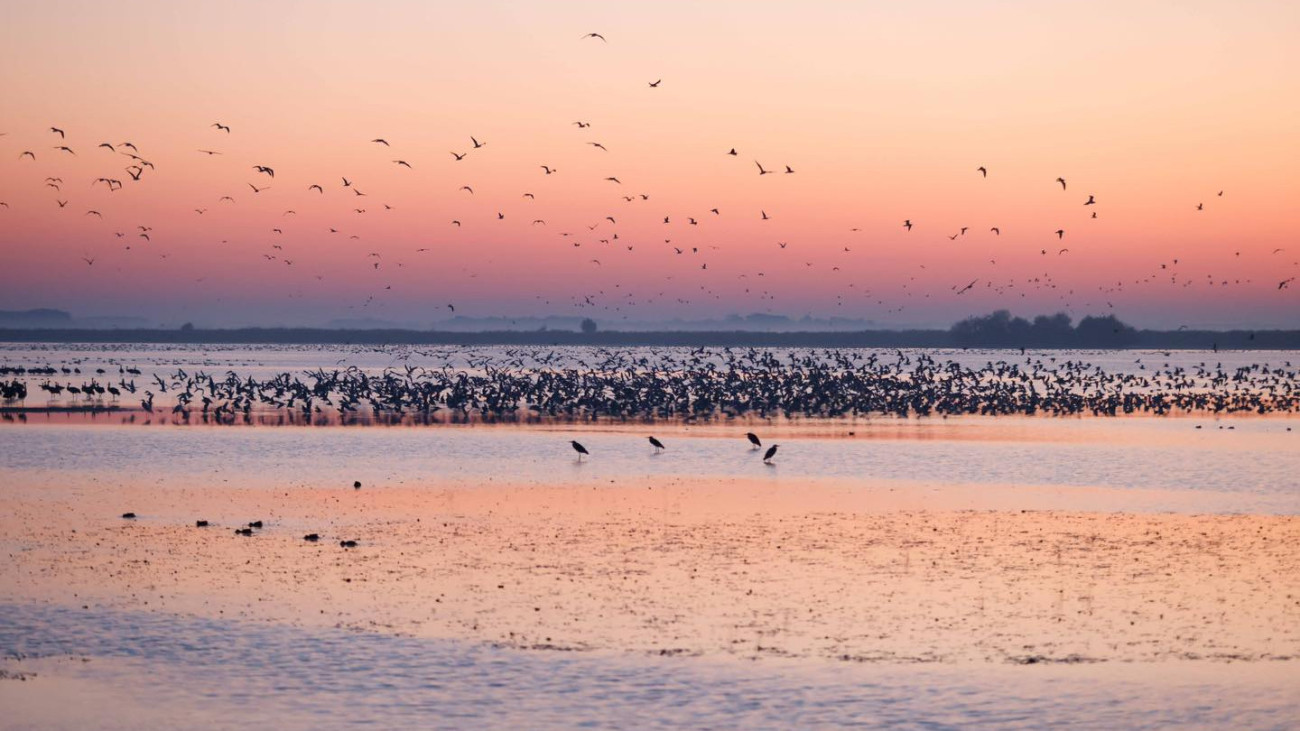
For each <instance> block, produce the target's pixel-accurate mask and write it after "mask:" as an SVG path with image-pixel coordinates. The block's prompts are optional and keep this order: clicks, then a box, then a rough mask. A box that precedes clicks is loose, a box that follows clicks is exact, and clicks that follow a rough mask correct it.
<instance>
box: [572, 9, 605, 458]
mask: <svg viewBox="0 0 1300 731" xmlns="http://www.w3.org/2000/svg"><path fill="white" fill-rule="evenodd" d="M583 38H599V39H600V40H602V41H605V36H602V35H601V34H599V33H588V34H587V35H585V36H583V37H582V38H579V39H578V40H582V39H583ZM605 42H606V43H609V41H605ZM574 444H577V442H574Z"/></svg>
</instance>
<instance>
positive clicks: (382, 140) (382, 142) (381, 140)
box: [371, 137, 392, 147]
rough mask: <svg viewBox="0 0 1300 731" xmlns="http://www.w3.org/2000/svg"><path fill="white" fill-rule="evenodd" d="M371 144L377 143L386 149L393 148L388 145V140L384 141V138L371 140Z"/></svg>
mask: <svg viewBox="0 0 1300 731" xmlns="http://www.w3.org/2000/svg"><path fill="white" fill-rule="evenodd" d="M371 142H377V143H379V144H381V145H383V146H384V147H391V146H392V145H389V144H388V140H386V139H384V138H382V137H376V138H374V139H373V140H371Z"/></svg>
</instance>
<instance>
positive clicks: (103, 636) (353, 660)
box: [0, 604, 1300, 728]
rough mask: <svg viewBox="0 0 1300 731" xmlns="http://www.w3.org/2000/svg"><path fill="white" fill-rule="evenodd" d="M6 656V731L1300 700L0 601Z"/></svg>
mask: <svg viewBox="0 0 1300 731" xmlns="http://www.w3.org/2000/svg"><path fill="white" fill-rule="evenodd" d="M0 648H3V649H4V650H5V651H6V655H7V658H8V659H7V660H6V661H5V662H4V663H3V664H0V668H3V669H5V670H7V671H8V672H9V673H11V674H12V673H35V674H36V676H35V677H34V678H30V679H29V680H27V681H25V682H23V681H18V680H0V698H7V699H8V700H9V701H11V702H12V701H13V700H14V699H15V698H16V697H17V694H20V693H21V694H26V695H27V700H26V701H25V702H24V703H23V704H22V705H21V706H15V707H14V714H15V715H9V716H8V717H7V720H6V721H5V722H4V723H5V725H7V726H21V725H25V724H32V725H36V726H43V727H58V726H59V723H60V722H59V721H58V720H57V719H52V718H51V717H50V716H43V715H42V713H43V712H48V711H47V709H46V708H45V705H46V704H53V703H57V702H59V699H63V702H64V703H66V702H69V701H73V700H74V699H76V700H82V701H83V702H84V701H90V702H94V701H99V702H100V703H101V704H111V706H108V707H111V708H112V713H111V719H112V720H111V721H109V722H106V718H105V715H104V712H105V710H106V705H100V706H98V707H97V708H95V709H94V710H90V709H88V710H87V711H86V712H85V714H84V716H85V717H84V718H76V717H73V718H72V719H71V722H69V719H68V714H66V713H63V712H60V713H59V714H57V716H58V717H59V718H61V719H63V721H62V722H63V723H65V724H66V727H74V726H75V727H84V726H82V724H84V723H85V722H86V721H90V722H91V724H92V725H95V726H115V727H122V728H126V727H139V726H140V725H142V724H143V725H153V726H157V725H171V726H175V725H187V726H193V725H213V726H221V727H234V726H239V725H244V724H249V723H253V724H258V725H265V724H268V723H272V724H273V725H274V726H276V727H279V728H304V727H313V728H334V727H342V726H351V725H359V724H366V725H374V726H378V727H387V728H394V727H414V726H419V727H424V728H467V727H485V726H486V727H496V728H505V727H513V728H523V727H531V728H539V727H545V728H551V727H565V728H577V727H582V728H626V727H629V726H635V727H638V728H679V727H692V728H718V727H725V728H742V727H743V728H793V727H802V728H808V727H817V726H826V725H831V724H838V725H871V726H880V725H891V726H902V727H906V728H965V727H971V726H986V727H1000V728H1041V727H1042V726H1043V725H1045V724H1053V725H1061V726H1065V725H1070V726H1079V727H1085V728H1115V727H1118V726H1123V727H1125V728H1161V727H1170V726H1177V727H1184V728H1186V727H1201V728H1216V727H1218V728H1224V727H1235V728H1287V727H1291V726H1293V725H1294V724H1295V723H1296V722H1297V720H1300V696H1298V695H1297V693H1296V691H1297V689H1298V688H1300V686H1297V684H1296V682H1295V679H1294V678H1293V677H1289V676H1287V675H1286V674H1285V667H1283V666H1282V665H1281V664H1280V663H1278V664H1273V665H1276V667H1274V666H1270V665H1269V664H1265V665H1263V666H1260V665H1256V664H1238V665H1228V664H1224V663H1210V664H1197V663H1191V664H1188V663H1178V664H1171V665H1169V666H1160V665H1157V666H1150V665H1144V666H1139V667H1138V668H1134V667H1132V666H1123V665H1119V666H1115V665H1102V666H1097V665H1090V666H1064V667H1062V666H1040V667H1030V668H996V667H980V668H979V669H978V671H973V669H972V668H967V667H933V668H930V667H924V666H902V665H881V666H871V665H867V666H864V665H859V664H854V663H837V664H835V665H831V666H827V665H824V664H805V663H798V662H782V661H770V662H763V663H740V662H723V661H709V660H701V659H699V658H643V657H629V656H622V655H616V654H603V653H592V654H587V653H556V652H532V653H530V652H522V651H516V650H506V649H495V648H492V647H487V646H482V645H475V644H469V643H462V642H452V641H435V640H423V639H415V638H403V637H392V636H385V635H379V634H369V633H357V632H347V631H341V630H314V631H308V630H303V629H297V628H284V627H279V626H267V625H263V624H257V623H247V622H237V621H229V620H205V619H195V618H187V617H183V616H178V615H172V614H166V613H146V612H118V611H103V610H80V609H68V608H58V607H48V606H40V605H31V604H2V605H0ZM15 658H21V659H15ZM163 678H165V679H166V682H158V681H159V680H160V679H163ZM18 686H28V687H18ZM42 694H50V695H53V696H54V697H53V698H50V699H48V700H46V699H44V698H42ZM51 715H55V714H51Z"/></svg>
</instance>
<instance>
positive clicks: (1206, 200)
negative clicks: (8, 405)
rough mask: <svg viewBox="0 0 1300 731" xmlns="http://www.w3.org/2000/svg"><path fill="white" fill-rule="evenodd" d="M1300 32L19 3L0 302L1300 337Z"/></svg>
mask: <svg viewBox="0 0 1300 731" xmlns="http://www.w3.org/2000/svg"><path fill="white" fill-rule="evenodd" d="M588 33H599V34H600V35H601V36H603V38H604V39H603V40H602V39H601V38H593V37H586V35H587V34H588ZM1296 38H1300V4H1297V3H1295V2H1283V1H1278V2H1266V1H1262V0H1261V1H1256V2H1198V1H1196V0H1181V1H1179V2H1156V1H1150V2H1109V1H1106V0H1101V1H1092V2H1054V3H1042V2H1028V1H1026V2H1011V1H1007V2H956V1H955V0H920V1H918V2H908V3H892V2H891V3H885V2H879V3H840V2H806V1H805V2H799V3H773V2H710V3H697V2H657V3H609V2H584V3H578V2H547V3H514V2H474V3H465V2H456V3H439V2H414V1H410V2H407V1H403V0H378V1H373V2H365V3H360V2H270V1H268V2H241V1H238V0H231V1H227V2H222V3H174V2H129V1H128V2H112V3H104V2H66V1H52V0H43V1H41V2H21V1H10V2H6V3H4V4H3V6H2V7H0V99H3V100H4V101H3V103H2V104H0V203H2V204H3V205H0V254H3V264H2V265H0V309H26V308H32V307H57V308H62V309H66V310H69V311H71V312H73V313H74V315H79V316H101V315H122V316H143V317H147V318H150V319H151V320H153V321H156V322H159V323H164V324H177V323H180V322H184V321H192V322H194V323H196V324H201V325H212V326H222V325H244V324H255V325H316V324H323V323H327V322H330V321H331V320H335V319H362V318H366V319H374V320H385V321H397V322H415V323H433V322H436V321H439V320H443V319H446V318H448V317H451V316H453V314H454V315H459V316H466V317H488V316H547V315H559V316H584V317H593V318H595V319H597V320H598V321H600V322H601V323H602V324H603V325H604V326H605V327H617V324H618V323H619V322H622V321H635V322H645V321H659V320H671V319H688V320H690V319H710V318H717V317H723V316H726V315H728V314H733V313H739V314H748V313H756V312H761V313H771V314H779V315H787V316H791V317H803V316H805V315H811V316H813V317H818V318H824V317H846V318H858V319H862V320H864V321H867V322H870V323H873V324H875V325H878V326H882V327H884V326H918V325H920V326H926V325H931V326H933V325H937V326H946V325H948V324H950V323H951V322H953V321H955V320H957V319H960V318H961V317H964V316H967V315H970V314H977V313H985V312H989V311H992V310H995V309H1003V308H1006V309H1010V310H1012V311H1013V312H1015V313H1017V314H1024V315H1033V314H1038V313H1047V312H1057V311H1064V312H1067V313H1069V314H1071V315H1073V316H1075V317H1081V316H1083V315H1087V314H1116V315H1118V316H1119V317H1121V318H1122V319H1124V320H1126V321H1128V322H1131V323H1134V324H1137V325H1141V326H1149V327H1176V326H1179V325H1184V324H1186V325H1189V326H1192V327H1296V326H1300V281H1295V280H1294V278H1295V277H1296V276H1297V275H1300V239H1298V237H1297V234H1296V231H1297V230H1300V206H1298V205H1297V203H1296V202H1297V197H1298V194H1300V172H1298V171H1300V165H1298V163H1300V133H1298V132H1297V130H1300V44H1298V43H1296V42H1295V39H1296ZM651 82H658V85H657V86H651ZM575 122H582V123H583V124H584V125H585V124H588V123H589V125H590V126H582V127H580V126H578V125H576V124H575ZM214 123H220V124H221V125H224V126H228V127H229V131H228V132H227V131H225V130H224V129H221V128H217V127H214V126H213V125H214ZM51 127H55V128H58V129H60V130H63V132H64V134H65V135H66V137H64V136H61V135H59V134H58V133H56V132H52V131H51V129H50V128H51ZM471 138H474V139H476V140H478V141H479V142H481V143H482V146H481V147H478V148H475V147H474V146H473V143H472V141H471ZM375 139H383V140H385V141H386V142H387V143H388V144H387V145H385V144H382V143H377V142H373V141H372V140H375ZM101 143H107V144H108V145H111V146H112V148H111V149H110V148H108V147H99V146H98V145H100V144H101ZM125 143H131V145H134V148H132V147H130V146H127V145H126V144H125ZM590 143H599V144H601V145H603V147H604V149H601V148H599V147H596V146H594V145H592V144H590ZM59 146H67V147H68V148H69V149H71V150H72V152H67V151H63V150H58V149H56V148H57V147H59ZM732 149H734V150H735V151H736V152H737V154H736V155H734V156H732V155H729V154H727V153H728V152H729V151H730V150H732ZM201 150H205V151H210V152H213V153H218V154H207V153H206V152H201ZM26 151H30V152H31V153H32V154H33V155H34V159H33V157H32V156H27V155H23V153H24V152H26ZM452 153H456V154H457V155H463V158H461V159H459V160H458V159H456V157H454V156H453V154H452ZM128 155H137V156H138V158H139V159H134V158H132V157H129V156H128ZM398 160H401V161H404V162H406V163H407V164H408V165H409V167H408V166H407V165H402V164H399V163H397V162H395V161H398ZM145 162H147V163H149V165H148V166H145V165H144V163H145ZM132 165H139V166H141V167H140V168H139V172H137V171H136V170H128V168H129V167H130V166H132ZM258 165H260V166H265V167H269V168H271V169H272V170H273V171H274V177H271V176H270V175H268V174H266V173H262V172H258V171H256V170H255V169H254V166H258ZM759 165H761V166H762V167H763V168H765V169H767V170H770V171H772V172H771V174H760V172H759ZM542 166H549V167H550V168H552V170H553V171H554V172H553V173H552V174H547V173H546V171H545V170H544V169H543V167H542ZM786 166H789V168H790V169H792V170H793V171H794V172H793V173H786V172H785V170H786ZM980 167H984V168H985V169H986V171H987V176H985V175H984V174H982V173H981V172H979V171H978V168H980ZM135 175H138V176H139V180H134V179H133V176H135ZM100 178H106V179H108V180H113V181H120V185H119V184H117V183H112V184H110V183H104V182H95V181H97V180H98V179H100ZM345 178H346V179H347V181H348V182H349V183H350V185H346V186H345V185H344V179H345ZM609 178H615V179H616V180H609ZM1058 178H1063V179H1065V181H1066V184H1065V186H1064V188H1063V186H1062V185H1061V184H1060V183H1058V182H1057V179H1058ZM311 185H319V186H321V189H322V191H321V192H318V191H316V190H315V189H309V186H311ZM254 186H255V187H257V188H260V189H261V191H260V192H254V190H253V187H254ZM463 187H468V188H472V189H473V192H472V193H471V192H469V191H468V190H465V189H463ZM357 192H361V193H364V195H357ZM1220 192H1221V193H1222V194H1221V195H1220ZM642 196H646V197H645V198H643V197H642ZM223 197H228V198H229V199H228V200H223ZM627 197H630V198H631V200H627V199H626V198H627ZM1089 197H1092V199H1093V200H1094V201H1095V202H1094V203H1093V204H1092V205H1086V202H1087V201H1088V199H1089ZM713 209H717V213H713V212H712V210H713ZM89 211H95V212H96V213H89ZM290 211H292V213H290ZM1094 213H1095V214H1096V216H1095V218H1094V217H1093V214H1094ZM665 219H666V221H665ZM692 219H693V220H694V223H692ZM905 221H910V222H911V223H912V227H911V228H910V230H909V229H908V228H906V227H905V226H904V222H905ZM453 222H459V223H458V224H457V223H453ZM142 227H143V228H142ZM993 228H997V229H998V231H999V233H994V232H993V231H992V230H991V229H993ZM963 230H964V231H965V233H962V231H963ZM1058 231H1060V232H1062V233H1060V234H1057V233H1056V232H1058ZM119 234H120V235H119ZM141 234H144V236H141ZM146 237H147V238H146ZM782 244H784V246H782ZM629 247H630V248H629ZM1279 249H1280V251H1279ZM679 250H680V252H681V253H678V251H679ZM1284 282H1285V284H1283V283H1284ZM453 307H454V313H453V309H452V308H453Z"/></svg>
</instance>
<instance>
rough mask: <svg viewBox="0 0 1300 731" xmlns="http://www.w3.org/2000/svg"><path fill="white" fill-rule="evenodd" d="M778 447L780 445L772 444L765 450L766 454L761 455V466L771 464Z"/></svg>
mask: <svg viewBox="0 0 1300 731" xmlns="http://www.w3.org/2000/svg"><path fill="white" fill-rule="evenodd" d="M780 446H781V445H780V444H773V445H772V446H770V447H768V448H767V452H765V453H764V454H763V464H772V458H773V457H775V456H776V450H777V447H780Z"/></svg>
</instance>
